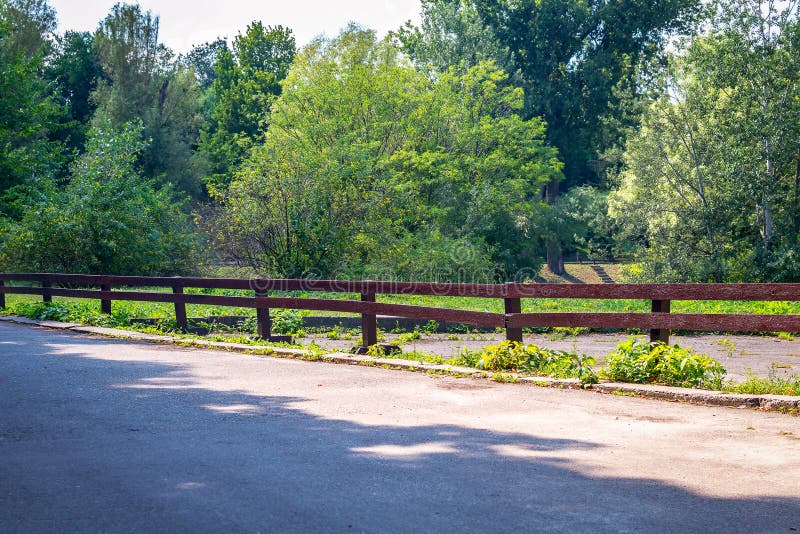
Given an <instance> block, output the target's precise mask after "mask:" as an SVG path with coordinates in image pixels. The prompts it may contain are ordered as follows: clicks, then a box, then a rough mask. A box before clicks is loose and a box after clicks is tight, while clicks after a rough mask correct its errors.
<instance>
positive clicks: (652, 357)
mask: <svg viewBox="0 0 800 534" xmlns="http://www.w3.org/2000/svg"><path fill="white" fill-rule="evenodd" d="M725 373H726V371H725V368H724V367H722V365H720V364H719V362H717V361H716V360H714V359H713V358H709V357H708V356H703V355H702V354H695V353H692V352H691V351H690V350H689V349H685V348H682V347H679V346H678V345H666V344H664V343H649V342H646V341H640V340H634V339H630V340H628V341H623V342H622V343H620V344H619V346H617V348H616V349H615V350H614V351H613V352H612V353H611V354H610V355H609V356H608V357H607V358H606V366H605V367H604V368H603V369H601V370H600V372H599V374H600V376H601V377H602V378H607V379H609V380H614V381H617V382H633V383H638V384H647V383H655V384H664V385H667V386H678V387H690V388H698V387H702V388H705V389H717V390H718V389H721V388H722V385H723V378H724V376H725Z"/></svg>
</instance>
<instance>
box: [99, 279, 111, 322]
mask: <svg viewBox="0 0 800 534" xmlns="http://www.w3.org/2000/svg"><path fill="white" fill-rule="evenodd" d="M100 291H111V284H100ZM100 313H105V314H107V315H111V299H100Z"/></svg>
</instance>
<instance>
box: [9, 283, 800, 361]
mask: <svg viewBox="0 0 800 534" xmlns="http://www.w3.org/2000/svg"><path fill="white" fill-rule="evenodd" d="M6 282H33V283H36V284H38V286H30V285H28V286H18V285H7V284H6ZM86 287H96V288H97V289H85V288H86ZM114 287H117V288H122V289H114ZM136 287H146V288H168V289H170V290H171V292H160V291H131V290H130V289H129V288H136ZM186 288H192V289H230V290H246V291H252V292H253V296H222V295H203V294H200V295H198V294H191V293H185V292H184V289H186ZM270 291H325V292H333V293H350V294H360V295H361V299H360V300H339V299H315V298H296V297H270V296H269V292H270ZM7 294H22V295H41V296H42V298H43V300H44V301H45V302H50V301H52V298H53V297H73V298H84V299H99V300H100V302H101V310H102V311H103V312H104V313H110V312H111V302H112V301H113V300H128V301H146V302H167V303H172V304H173V305H174V306H175V319H176V321H177V323H178V326H179V327H180V328H181V329H184V330H185V329H186V327H187V318H186V305H187V304H207V305H216V306H233V307H242V308H254V309H255V310H256V318H257V324H258V335H259V336H260V337H262V338H264V339H270V338H271V337H272V336H271V321H270V315H269V310H270V309H271V308H278V309H299V310H317V311H333V312H346V313H355V314H360V315H361V317H362V323H361V324H362V346H363V347H370V346H373V345H376V344H377V337H378V336H377V322H376V317H377V316H378V315H386V316H392V317H408V318H414V319H423V320H433V321H439V322H449V323H463V324H470V325H475V326H485V327H495V328H505V330H506V337H507V339H509V340H511V341H522V329H523V328H530V327H555V326H567V327H578V326H582V327H592V328H609V329H616V328H641V329H647V330H649V331H650V339H651V341H664V342H669V336H670V331H671V330H705V331H708V330H719V331H743V332H747V331H749V332H800V315H777V314H775V315H738V314H682V313H670V304H671V301H673V300H739V301H798V300H800V284H614V285H608V284H517V283H508V284H454V283H422V282H385V281H384V282H377V281H370V280H296V279H291V280H289V279H238V278H186V277H175V278H167V277H143V276H105V275H79V274H45V273H0V307H5V295H7ZM379 294H383V295H435V296H459V297H478V298H488V299H503V301H504V308H505V310H504V311H505V313H490V312H478V311H467V310H458V309H448V308H435V307H429V306H412V305H407V304H386V303H381V302H376V295H379ZM523 298H537V299H542V298H562V299H578V298H579V299H632V300H649V301H651V304H652V307H651V310H652V312H651V313H608V312H606V313H574V312H570V313H522V299H523Z"/></svg>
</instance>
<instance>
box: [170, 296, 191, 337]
mask: <svg viewBox="0 0 800 534" xmlns="http://www.w3.org/2000/svg"><path fill="white" fill-rule="evenodd" d="M172 292H173V293H174V294H175V295H182V294H183V286H172ZM175 322H176V323H178V328H179V329H180V330H181V331H182V332H186V329H187V326H188V322H187V320H186V303H185V302H177V301H175Z"/></svg>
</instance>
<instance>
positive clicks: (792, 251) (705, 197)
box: [610, 0, 800, 282]
mask: <svg viewBox="0 0 800 534" xmlns="http://www.w3.org/2000/svg"><path fill="white" fill-rule="evenodd" d="M717 9H718V13H717V15H716V17H715V18H714V20H713V24H712V27H711V29H710V30H709V32H708V33H707V34H705V35H701V36H697V37H696V38H695V39H694V40H693V41H692V43H691V45H690V46H689V48H688V50H687V51H686V53H685V54H683V55H682V56H676V57H674V58H673V59H672V65H671V69H670V70H669V71H668V72H667V73H666V78H665V80H664V82H663V83H664V87H665V89H664V94H663V95H662V96H661V97H660V98H658V99H657V100H656V101H654V102H653V103H652V105H651V106H650V107H649V109H648V111H647V113H646V114H645V117H644V120H643V125H642V128H641V129H640V130H639V132H638V133H636V134H634V135H632V136H631V137H630V138H629V140H628V143H627V148H626V153H625V156H624V161H625V169H624V171H623V172H622V173H621V175H620V177H619V183H618V188H617V190H616V191H615V192H614V193H613V194H612V196H611V201H610V209H611V214H612V216H613V217H614V219H615V220H616V221H617V222H618V223H619V225H620V227H621V229H622V232H621V237H623V238H632V239H638V240H639V242H640V243H641V245H642V252H641V254H640V257H639V263H640V266H641V267H642V269H643V272H642V277H644V278H646V279H649V280H652V281H668V282H674V281H697V282H706V281H716V282H721V281H748V282H754V281H795V280H797V279H799V278H798V277H800V263H799V262H798V261H797V254H796V250H797V244H798V239H800V203H798V202H800V201H798V199H799V198H800V174H798V169H800V150H798V145H797V139H798V138H799V136H800V83H799V82H800V23H798V14H800V7H798V6H797V5H796V4H794V7H792V8H789V7H786V8H785V9H783V10H778V8H777V5H776V4H775V3H773V2H760V1H739V0H730V1H728V0H726V1H725V2H719V3H717Z"/></svg>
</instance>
